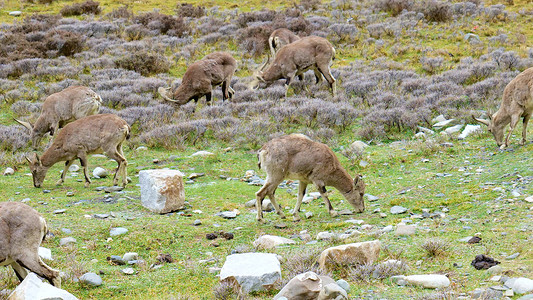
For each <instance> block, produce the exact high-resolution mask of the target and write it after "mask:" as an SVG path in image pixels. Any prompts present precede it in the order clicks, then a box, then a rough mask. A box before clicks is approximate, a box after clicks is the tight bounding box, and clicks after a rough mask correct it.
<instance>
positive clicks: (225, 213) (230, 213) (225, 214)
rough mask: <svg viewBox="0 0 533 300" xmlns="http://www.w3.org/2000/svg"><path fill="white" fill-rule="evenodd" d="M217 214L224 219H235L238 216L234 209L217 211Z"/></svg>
mask: <svg viewBox="0 0 533 300" xmlns="http://www.w3.org/2000/svg"><path fill="white" fill-rule="evenodd" d="M216 216H219V217H222V218H224V219H235V218H236V217H237V213H236V212H234V211H221V212H219V213H217V214H216Z"/></svg>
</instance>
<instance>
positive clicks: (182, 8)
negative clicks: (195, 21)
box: [176, 3, 205, 18]
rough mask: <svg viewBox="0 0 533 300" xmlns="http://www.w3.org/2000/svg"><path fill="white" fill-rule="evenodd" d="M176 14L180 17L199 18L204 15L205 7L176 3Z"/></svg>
mask: <svg viewBox="0 0 533 300" xmlns="http://www.w3.org/2000/svg"><path fill="white" fill-rule="evenodd" d="M176 8H177V11H176V14H177V15H178V16H180V17H187V18H200V17H203V16H204V15H205V7H203V6H194V5H192V4H190V3H181V4H178V5H177V7H176Z"/></svg>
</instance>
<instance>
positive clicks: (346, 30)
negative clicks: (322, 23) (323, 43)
mask: <svg viewBox="0 0 533 300" xmlns="http://www.w3.org/2000/svg"><path fill="white" fill-rule="evenodd" d="M329 30H331V31H333V32H334V33H335V34H336V35H337V36H338V37H339V39H340V40H341V41H347V42H352V41H353V40H355V39H356V38H357V35H358V34H359V30H358V29H357V27H356V26H355V25H353V24H339V23H337V24H333V25H330V26H329Z"/></svg>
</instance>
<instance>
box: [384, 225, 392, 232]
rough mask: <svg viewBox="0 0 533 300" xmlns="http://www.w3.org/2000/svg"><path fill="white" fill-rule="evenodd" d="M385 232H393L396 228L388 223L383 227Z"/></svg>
mask: <svg viewBox="0 0 533 300" xmlns="http://www.w3.org/2000/svg"><path fill="white" fill-rule="evenodd" d="M381 230H382V231H383V232H391V231H393V230H394V227H393V226H392V225H387V226H385V227H383V229H381Z"/></svg>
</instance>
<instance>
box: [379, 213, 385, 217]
mask: <svg viewBox="0 0 533 300" xmlns="http://www.w3.org/2000/svg"><path fill="white" fill-rule="evenodd" d="M379 216H380V217H381V218H386V217H387V214H386V213H379Z"/></svg>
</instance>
